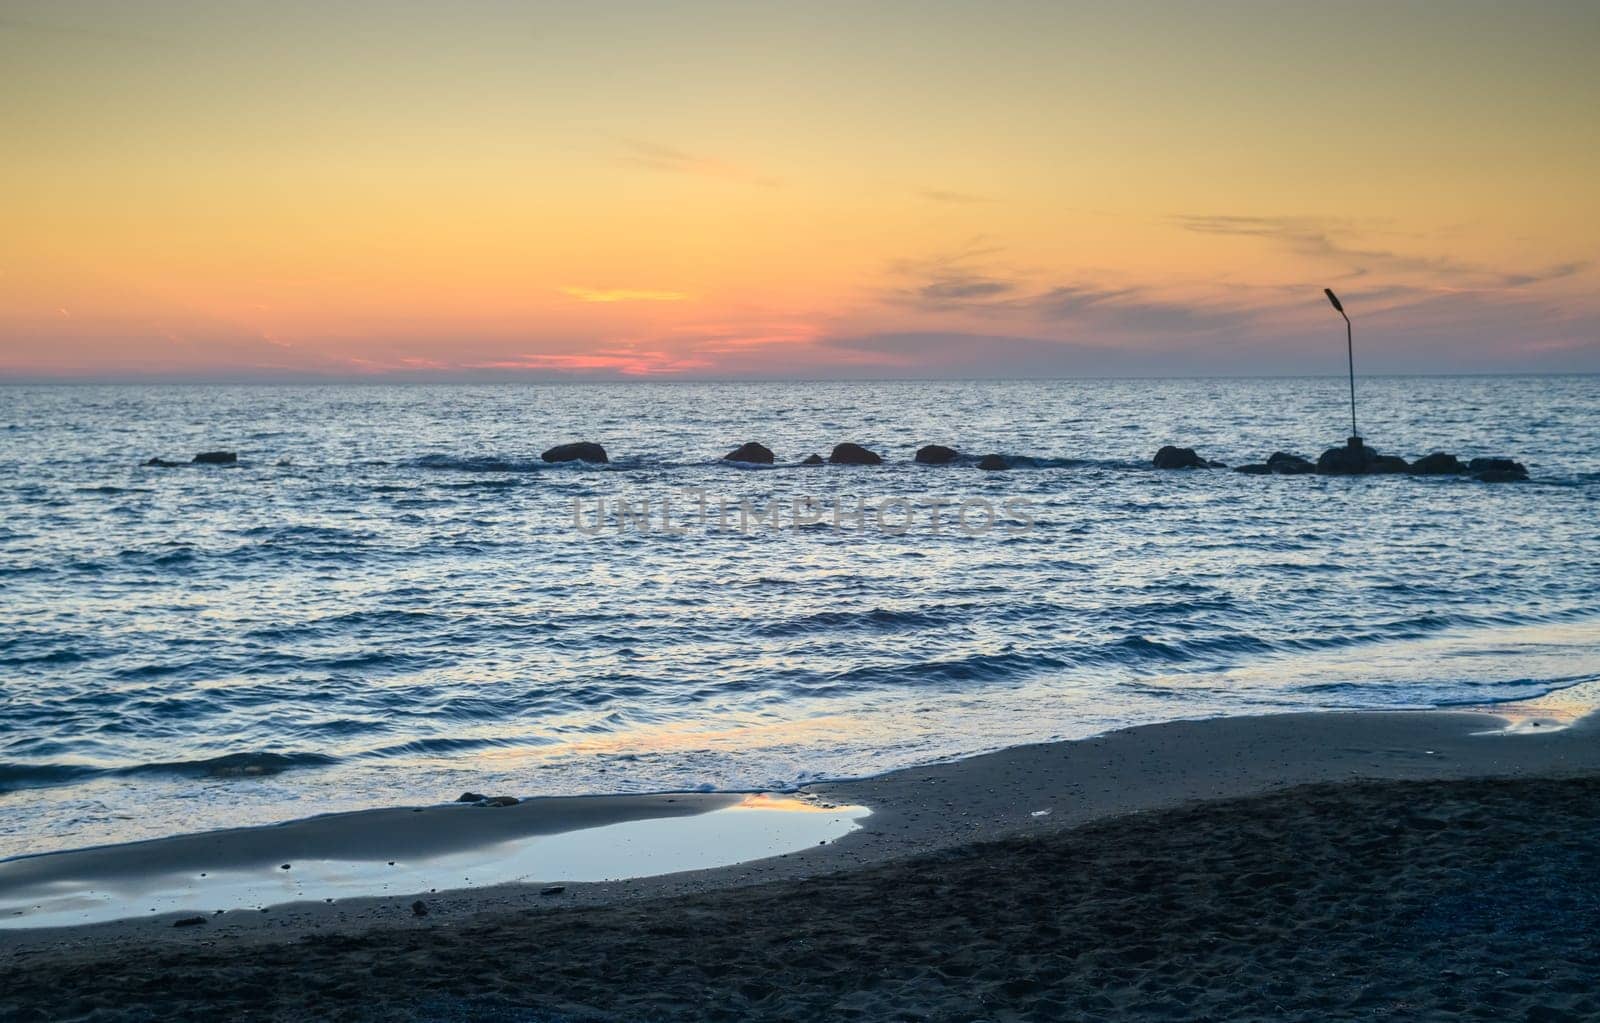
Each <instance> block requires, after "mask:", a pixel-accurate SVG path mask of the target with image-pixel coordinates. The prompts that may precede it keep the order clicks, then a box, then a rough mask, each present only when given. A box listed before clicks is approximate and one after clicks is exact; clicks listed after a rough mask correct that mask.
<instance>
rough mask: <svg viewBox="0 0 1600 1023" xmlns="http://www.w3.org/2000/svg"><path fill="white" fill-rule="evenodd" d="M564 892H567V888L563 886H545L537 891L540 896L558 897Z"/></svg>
mask: <svg viewBox="0 0 1600 1023" xmlns="http://www.w3.org/2000/svg"><path fill="white" fill-rule="evenodd" d="M566 890H567V886H566V885H564V884H547V885H545V886H544V887H543V888H540V889H539V894H540V895H560V894H561V893H562V892H564V891H566Z"/></svg>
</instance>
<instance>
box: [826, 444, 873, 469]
mask: <svg viewBox="0 0 1600 1023" xmlns="http://www.w3.org/2000/svg"><path fill="white" fill-rule="evenodd" d="M828 462H829V464H831V465H882V464H883V459H882V458H879V457H878V454H877V452H874V451H868V450H867V449H866V448H864V447H862V446H861V445H860V444H837V445H835V446H834V449H833V453H832V454H831V455H829V456H828Z"/></svg>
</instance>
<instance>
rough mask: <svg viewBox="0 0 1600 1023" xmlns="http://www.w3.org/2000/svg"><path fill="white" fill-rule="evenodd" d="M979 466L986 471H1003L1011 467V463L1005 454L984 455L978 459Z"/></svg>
mask: <svg viewBox="0 0 1600 1023" xmlns="http://www.w3.org/2000/svg"><path fill="white" fill-rule="evenodd" d="M978 468H980V469H982V470H983V471H984V472H1002V471H1004V470H1006V469H1009V468H1011V463H1010V462H1008V461H1006V459H1005V456H1004V455H984V456H983V457H982V458H980V459H978Z"/></svg>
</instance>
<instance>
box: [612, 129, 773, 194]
mask: <svg viewBox="0 0 1600 1023" xmlns="http://www.w3.org/2000/svg"><path fill="white" fill-rule="evenodd" d="M623 146H624V152H623V154H622V162H623V163H626V164H628V165H630V166H634V167H643V168H645V169H647V170H653V171H661V172H663V173H667V174H691V175H695V176H697V177H704V178H722V179H725V180H728V181H741V182H744V183H745V184H750V185H759V186H761V187H762V188H776V187H778V186H779V185H781V184H782V181H780V180H779V179H778V178H775V177H772V176H770V175H766V174H761V173H758V172H756V171H753V170H751V169H749V168H748V167H743V166H740V165H739V164H735V163H729V162H728V161H726V160H721V159H717V158H716V157H711V156H705V155H702V154H699V153H690V152H685V151H684V150H682V149H676V148H674V147H672V146H663V145H659V144H657V143H654V142H643V141H639V140H637V139H629V140H626V141H625V142H624V143H623Z"/></svg>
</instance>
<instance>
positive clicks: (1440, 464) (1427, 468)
mask: <svg viewBox="0 0 1600 1023" xmlns="http://www.w3.org/2000/svg"><path fill="white" fill-rule="evenodd" d="M1466 471H1467V467H1466V466H1465V465H1462V464H1461V459H1459V458H1457V457H1456V456H1455V455H1452V454H1448V453H1446V452H1444V451H1435V452H1434V453H1433V454H1431V455H1423V456H1422V457H1421V458H1419V459H1417V460H1416V461H1415V462H1412V463H1411V472H1412V474H1413V475H1416V476H1446V475H1455V474H1458V473H1463V472H1466Z"/></svg>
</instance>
